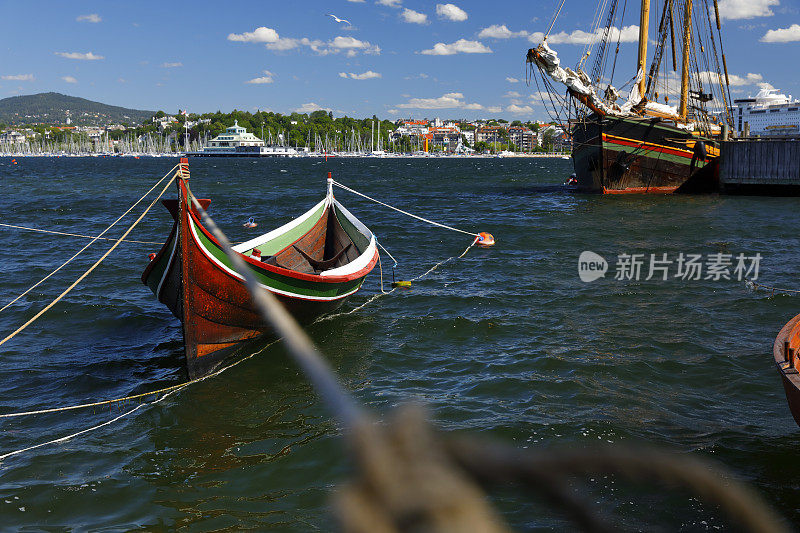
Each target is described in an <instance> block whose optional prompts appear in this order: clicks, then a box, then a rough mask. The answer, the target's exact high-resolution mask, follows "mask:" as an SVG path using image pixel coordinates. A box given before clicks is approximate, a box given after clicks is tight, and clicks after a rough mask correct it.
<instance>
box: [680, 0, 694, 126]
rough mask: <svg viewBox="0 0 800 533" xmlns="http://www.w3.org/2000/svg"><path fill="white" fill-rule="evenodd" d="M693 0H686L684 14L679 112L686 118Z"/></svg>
mask: <svg viewBox="0 0 800 533" xmlns="http://www.w3.org/2000/svg"><path fill="white" fill-rule="evenodd" d="M691 41H692V0H686V10H685V11H684V14H683V70H682V72H681V107H680V109H679V110H678V114H680V116H681V117H683V118H684V119H686V108H687V107H688V103H689V47H690V45H691V44H692V43H691Z"/></svg>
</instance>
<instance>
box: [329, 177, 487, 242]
mask: <svg viewBox="0 0 800 533" xmlns="http://www.w3.org/2000/svg"><path fill="white" fill-rule="evenodd" d="M333 184H334V185H336V186H337V187H340V188H342V189H344V190H345V191H347V192H351V193H353V194H357V195H358V196H361V197H362V198H366V199H367V200H370V201H372V202H375V203H376V204H380V205H382V206H384V207H388V208H389V209H393V210H395V211H397V212H398V213H403V214H404V215H406V216H409V217H411V218H416V219H417V220H421V221H422V222H427V223H428V224H432V225H434V226H439V227H440V228H444V229H449V230H451V231H457V232H459V233H466V234H467V235H472V236H473V237H477V236H478V234H477V233H472V232H471V231H464V230H463V229H458V228H454V227H453V226H448V225H446V224H440V223H439V222H434V221H433V220H428V219H427V218H423V217H421V216H417V215H414V214H411V213H409V212H408V211H403V210H402V209H399V208H397V207H394V206H392V205H389V204H386V203H383V202H381V201H380V200H376V199H375V198H371V197H369V196H367V195H366V194H364V193H361V192H358V191H356V190H354V189H351V188H350V187H348V186H346V185H342V184H341V183H339V182H338V181H336V180H334V181H333Z"/></svg>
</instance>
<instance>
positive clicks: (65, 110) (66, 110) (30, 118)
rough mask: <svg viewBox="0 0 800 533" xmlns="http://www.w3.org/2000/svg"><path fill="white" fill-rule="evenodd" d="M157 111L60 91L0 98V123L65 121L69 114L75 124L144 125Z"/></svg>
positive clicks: (57, 122) (18, 123)
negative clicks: (70, 94) (94, 100)
mask: <svg viewBox="0 0 800 533" xmlns="http://www.w3.org/2000/svg"><path fill="white" fill-rule="evenodd" d="M154 114H155V112H154V111H143V110H140V109H127V108H125V107H118V106H113V105H106V104H102V103H100V102H93V101H91V100H87V99H85V98H77V97H75V96H67V95H66V94H60V93H40V94H30V95H26V96H12V97H10V98H3V99H2V100H0V122H2V123H5V124H13V125H22V124H33V123H45V124H64V123H66V121H67V117H69V118H70V119H71V120H72V124H74V125H76V126H105V125H107V124H121V123H127V124H141V123H142V122H144V121H147V120H150V118H151V117H152V116H153V115H154Z"/></svg>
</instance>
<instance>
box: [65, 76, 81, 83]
mask: <svg viewBox="0 0 800 533" xmlns="http://www.w3.org/2000/svg"><path fill="white" fill-rule="evenodd" d="M61 79H62V80H64V81H65V82H67V83H78V80H77V79H75V77H74V76H61Z"/></svg>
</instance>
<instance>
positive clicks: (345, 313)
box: [314, 238, 478, 324]
mask: <svg viewBox="0 0 800 533" xmlns="http://www.w3.org/2000/svg"><path fill="white" fill-rule="evenodd" d="M477 242H478V239H477V238H476V239H475V240H474V241H472V244H470V245H469V246H467V248H466V250H464V251H463V252H461V255H459V256H451V257H448V258H447V259H444V260H442V261H439V262H438V263H436V264H435V265H433V266H432V267H431V268H429V269H428V270H426V271H425V272H424V273H422V274H420V275H419V276H417V277H416V278H411V279H410V280H409V281H419V280H421V279H422V278H424V277H425V276H427V275H428V274H430V273H431V272H433V271H434V270H436V269H437V268H439V267H440V266H442V265H443V264H445V263H447V262H450V261H452V260H453V259H461V258H462V257H464V256H465V255H467V252H469V251H470V249H471V248H472V247H473V246H475V245H476V244H477ZM381 248H383V246H381ZM384 251H386V249H385V248H384ZM386 253H387V254H388V253H389V252H386ZM390 257H391V256H390ZM380 259H381V255H380V253H378V267H379V268H380V265H381V260H380ZM392 259H393V260H394V258H392ZM395 262H396V261H395ZM380 273H381V292H380V293H379V294H373V295H372V296H370V298H369V299H368V300H367V301H366V302H364V303H363V304H361V305H359V306H358V307H354V308H353V309H351V310H349V311H344V312H342V313H335V314H333V315H325V316H323V317H320V318H318V319H317V320H315V321H314V323H315V324H316V323H317V322H324V321H326V320H330V319H332V318H337V317H340V316H345V315H352V314H353V313H355V312H356V311H360V310H361V309H364V308H365V307H366V306H368V305H369V304H371V303H372V302H374V301H375V300H377V299H378V298H381V297H383V296H388V295H389V294H392V293H393V292H394V291H396V290H397V287H393V288H392V290H390V291H384V290H383V268H380Z"/></svg>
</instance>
